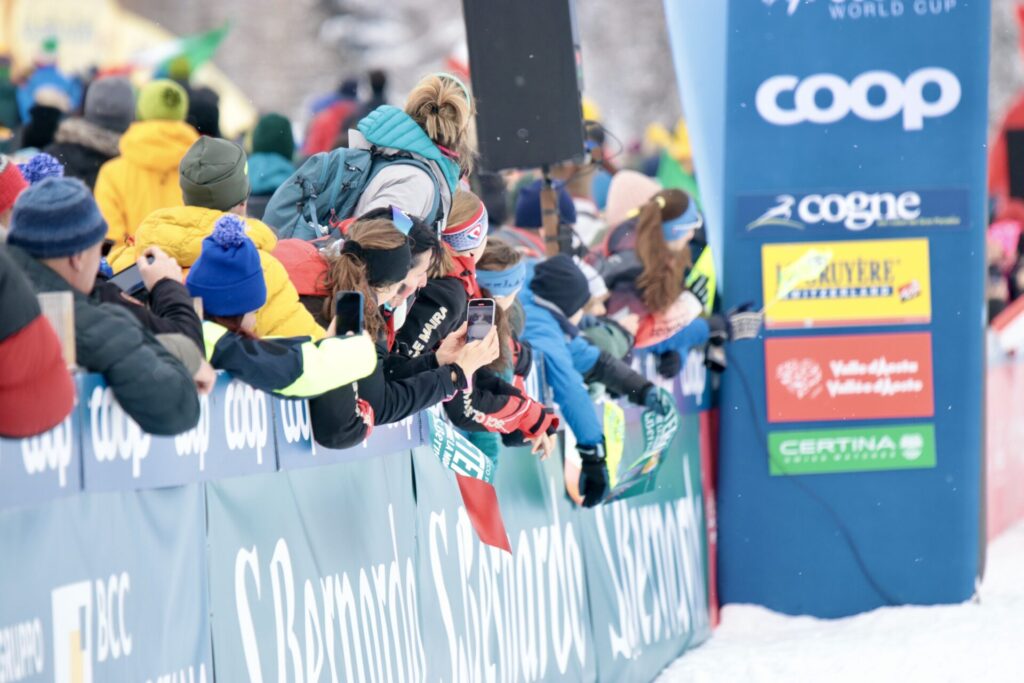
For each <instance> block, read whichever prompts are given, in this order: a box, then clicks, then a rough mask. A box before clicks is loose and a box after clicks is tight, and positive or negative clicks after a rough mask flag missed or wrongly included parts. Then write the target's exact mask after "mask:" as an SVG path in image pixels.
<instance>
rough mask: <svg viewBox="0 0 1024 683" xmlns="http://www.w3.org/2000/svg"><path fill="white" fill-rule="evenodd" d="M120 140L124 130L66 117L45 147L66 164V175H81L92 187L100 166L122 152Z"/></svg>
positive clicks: (78, 176) (79, 177)
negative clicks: (121, 132) (109, 128)
mask: <svg viewBox="0 0 1024 683" xmlns="http://www.w3.org/2000/svg"><path fill="white" fill-rule="evenodd" d="M120 141H121V134H120V133H115V132H114V131H112V130H107V129H106V128H103V127H101V126H97V125H96V124H95V123H90V122H89V121H86V120H85V119H83V118H73V119H65V120H64V121H61V123H60V126H59V127H58V128H57V135H56V137H54V139H53V144H51V145H48V146H47V147H46V148H45V149H44V150H43V151H44V152H46V153H47V154H51V155H53V156H54V157H56V158H57V160H58V161H60V162H61V163H62V164H64V175H66V176H69V177H71V178H78V179H80V180H81V181H82V182H84V183H85V184H86V185H88V186H89V188H90V189H92V188H93V187H95V186H96V176H97V175H99V172H100V167H101V166H103V164H105V163H106V162H108V161H110V160H111V159H113V158H114V157H116V156H117V155H119V154H120V153H121V152H120V150H119V149H118V143H119V142H120Z"/></svg>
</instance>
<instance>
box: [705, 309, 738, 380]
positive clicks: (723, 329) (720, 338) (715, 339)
mask: <svg viewBox="0 0 1024 683" xmlns="http://www.w3.org/2000/svg"><path fill="white" fill-rule="evenodd" d="M708 330H709V335H708V343H707V346H706V347H705V349H704V365H705V366H706V367H707V369H708V370H710V371H711V372H717V373H722V372H725V368H726V366H727V364H728V363H727V361H726V358H725V344H726V342H728V341H729V340H730V339H731V338H732V328H731V326H730V324H729V318H727V317H725V316H721V315H718V314H715V315H713V316H711V317H710V318H708Z"/></svg>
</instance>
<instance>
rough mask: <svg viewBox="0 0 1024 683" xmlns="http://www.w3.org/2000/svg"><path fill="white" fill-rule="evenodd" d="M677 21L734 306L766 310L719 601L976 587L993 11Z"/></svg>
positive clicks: (832, 0)
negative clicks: (794, 278)
mask: <svg viewBox="0 0 1024 683" xmlns="http://www.w3.org/2000/svg"><path fill="white" fill-rule="evenodd" d="M666 13H667V17H668V22H669V34H670V37H671V40H672V48H673V57H674V61H675V66H676V72H677V76H678V78H679V81H680V91H681V93H682V97H683V107H684V110H685V112H686V115H687V120H688V124H689V127H690V131H691V136H692V138H693V140H694V153H695V164H696V168H697V171H698V174H699V177H698V180H699V182H700V184H701V191H702V194H703V196H704V201H705V207H706V210H707V214H708V221H709V223H710V227H711V233H710V236H711V239H712V242H713V243H714V247H715V253H716V255H718V256H719V258H720V259H721V260H722V263H721V264H719V265H720V273H721V281H722V286H723V292H722V294H723V298H724V300H723V302H724V304H725V306H726V308H729V307H733V306H737V305H739V304H742V303H746V302H751V303H753V304H754V306H755V307H762V306H764V307H766V326H765V328H763V329H762V332H761V334H760V335H759V337H758V338H757V339H754V340H747V341H737V342H733V343H731V344H730V366H729V369H728V370H727V372H726V373H725V376H724V378H723V386H722V401H721V405H722V411H721V412H722V420H721V455H720V463H719V482H718V486H719V488H718V504H719V508H718V510H719V518H718V523H719V530H718V531H719V533H718V541H719V546H718V548H719V567H720V571H719V590H720V595H721V597H722V600H723V602H726V603H729V602H752V603H758V604H762V605H766V606H768V607H770V608H772V609H775V610H779V611H782V612H787V613H804V614H813V615H817V616H824V617H837V616H843V615H847V614H852V613H856V612H859V611H863V610H868V609H872V608H875V607H879V606H883V605H887V604H901V603H923V604H931V603H944V602H956V601H961V600H965V599H967V598H969V597H970V596H971V594H972V593H973V591H974V586H975V580H976V577H977V575H978V572H979V567H980V558H979V553H978V548H979V546H980V539H981V537H980V535H979V534H980V533H981V530H982V519H981V507H982V506H981V501H980V496H981V467H982V462H983V460H982V454H983V443H982V419H983V404H982V396H983V394H982V389H983V376H984V373H983V367H984V366H983V341H984V315H985V311H984V306H983V303H984V293H983V282H984V276H983V271H984V255H985V248H984V233H985V225H986V222H985V218H986V209H985V207H986V196H985V150H986V144H985V143H986V124H987V96H988V88H987V84H988V43H989V3H988V2H987V1H985V2H981V1H971V0H934V1H931V0H930V1H927V2H926V1H924V0H858V1H853V0H849V1H845V2H844V1H843V0H774V1H772V0H764V1H763V2H754V1H750V2H728V3H724V2H723V3H707V2H701V1H699V0H666ZM808 263H817V264H818V266H817V267H811V268H808V267H807V266H808ZM800 271H803V275H804V276H805V277H802V278H801V277H798V278H797V280H798V282H797V283H796V285H795V286H794V287H788V286H787V283H786V280H787V276H791V275H792V274H793V273H794V272H798V273H799V272H800ZM790 284H792V283H790Z"/></svg>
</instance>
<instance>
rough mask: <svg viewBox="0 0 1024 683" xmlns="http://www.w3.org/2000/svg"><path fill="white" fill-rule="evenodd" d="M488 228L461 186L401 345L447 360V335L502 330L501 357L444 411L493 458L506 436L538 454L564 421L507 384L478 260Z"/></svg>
mask: <svg viewBox="0 0 1024 683" xmlns="http://www.w3.org/2000/svg"><path fill="white" fill-rule="evenodd" d="M413 223H414V226H413V228H412V230H411V231H410V236H411V237H412V238H413V241H414V243H419V242H421V241H423V242H428V241H429V240H430V239H433V240H434V241H435V242H436V239H437V238H436V237H435V236H434V235H433V233H432V231H430V229H429V228H428V227H426V226H425V225H422V226H421V225H419V224H418V221H416V220H415V219H414V221H413ZM489 228H490V226H489V222H488V215H487V209H486V207H485V206H484V204H483V202H482V201H481V200H480V198H479V197H477V196H476V195H475V194H473V193H472V192H469V191H466V190H460V191H459V192H458V193H457V194H456V195H455V200H454V203H453V206H452V212H451V217H450V219H449V222H448V225H447V227H446V228H445V229H444V231H443V232H442V234H441V238H442V241H443V249H442V250H440V252H439V253H438V254H437V256H436V257H435V259H434V263H433V266H432V267H431V268H430V270H429V272H428V275H429V279H428V280H427V283H426V286H424V287H423V288H422V289H420V290H419V291H418V292H417V293H416V298H415V301H413V302H412V304H411V306H410V307H409V311H408V314H407V316H406V319H405V323H404V324H403V325H402V327H401V328H400V329H399V330H398V333H397V338H396V342H397V343H396V348H397V350H398V352H399V353H401V354H402V355H404V356H406V357H407V358H409V359H411V360H412V361H416V360H418V359H420V358H423V357H425V356H429V355H430V354H434V353H436V355H437V357H438V358H439V359H443V358H444V356H445V354H446V353H448V343H447V339H446V338H447V337H448V336H449V335H450V334H451V332H452V331H453V330H457V333H458V334H460V335H461V334H463V333H465V334H466V338H467V339H468V340H469V341H473V340H474V339H484V338H486V337H487V336H488V335H490V334H497V335H498V338H499V343H498V346H499V353H498V356H496V357H495V358H494V359H493V360H492V361H490V362H489V363H488V364H487V367H485V368H482V369H481V370H480V371H478V372H477V373H476V375H475V377H474V380H473V382H472V389H471V391H465V392H460V393H459V395H458V396H456V397H455V398H454V399H453V400H451V401H448V402H447V403H445V412H446V414H447V415H448V417H449V419H451V421H452V423H453V424H454V425H455V426H456V427H458V428H459V429H461V430H462V431H464V432H466V433H468V434H469V438H470V440H471V441H473V442H474V443H475V444H476V445H477V446H478V447H480V448H481V449H482V450H483V451H484V452H485V453H487V454H488V455H489V456H491V458H492V459H497V457H498V453H499V450H500V449H499V445H500V442H501V438H508V439H510V440H511V441H510V443H513V444H522V443H524V442H525V441H530V442H531V443H533V445H534V449H535V452H538V451H539V452H541V453H542V454H543V455H544V456H546V455H547V454H549V453H550V452H551V449H552V445H553V444H552V443H551V442H550V440H549V439H548V438H547V437H548V436H549V435H550V434H553V433H554V431H555V429H556V428H557V425H558V421H557V418H556V417H555V416H554V412H553V411H551V410H550V409H548V408H546V407H545V406H544V405H543V404H542V403H539V402H537V401H534V400H533V399H531V398H530V397H528V396H526V394H525V393H524V392H523V391H521V388H519V389H517V388H516V387H515V386H514V385H512V384H511V383H509V382H507V381H506V380H505V379H504V378H503V377H502V376H501V370H500V369H497V368H496V367H495V365H496V364H497V363H499V360H500V355H501V340H500V334H498V326H497V325H495V321H496V320H497V319H498V318H499V316H498V314H497V310H496V307H495V304H494V301H493V300H490V299H485V298H484V297H483V293H482V291H481V289H480V285H479V284H478V282H477V262H478V261H479V260H480V258H481V257H482V256H483V254H484V251H485V249H486V248H487V244H488V238H487V235H488V231H489ZM425 250H426V249H425ZM410 294H411V292H410ZM462 326H465V328H464V329H463V327H462ZM488 434H493V435H495V436H494V437H491V436H488Z"/></svg>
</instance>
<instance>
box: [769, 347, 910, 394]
mask: <svg viewBox="0 0 1024 683" xmlns="http://www.w3.org/2000/svg"><path fill="white" fill-rule="evenodd" d="M828 372H829V377H828V378H827V379H826V378H825V370H824V369H823V368H822V366H821V365H819V364H818V363H817V362H816V361H814V360H813V359H811V358H791V359H789V360H787V361H784V362H782V363H779V365H778V366H777V367H776V368H775V377H776V378H777V379H778V380H779V383H780V384H781V385H782V386H784V387H785V388H786V390H787V391H789V393H791V394H793V395H794V396H796V397H797V398H798V399H800V400H803V399H807V398H810V399H814V398H817V397H818V396H819V395H821V392H822V391H823V390H825V391H827V392H828V396H829V398H835V397H837V396H852V395H869V396H896V395H898V394H920V393H921V392H922V391H923V390H924V383H923V382H922V381H921V380H920V379H919V378H918V377H919V375H920V372H921V366H920V364H919V363H918V362H917V361H915V360H910V359H903V360H897V361H890V360H888V359H887V358H886V357H885V356H879V357H878V358H875V359H873V360H871V361H869V362H864V361H860V360H834V361H831V362H829V364H828ZM823 385H824V386H823Z"/></svg>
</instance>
